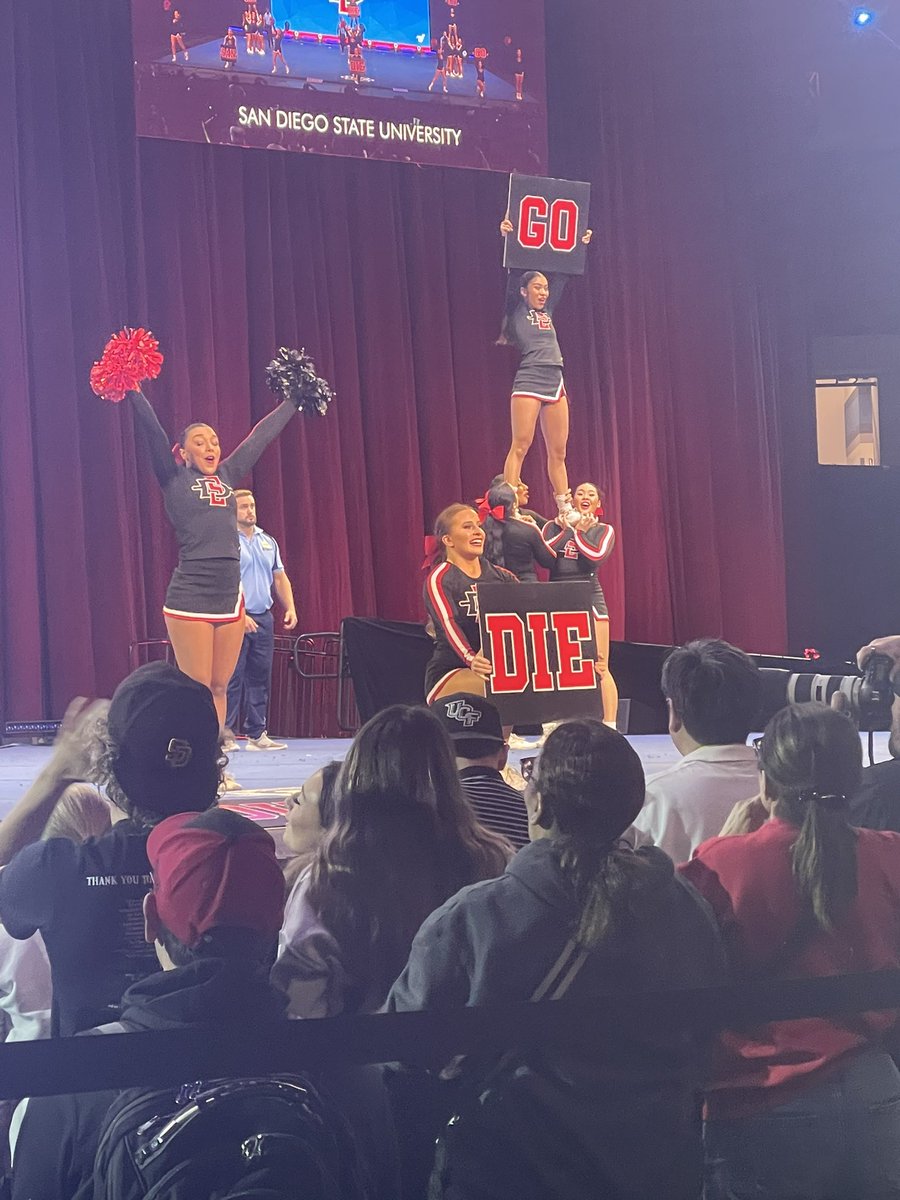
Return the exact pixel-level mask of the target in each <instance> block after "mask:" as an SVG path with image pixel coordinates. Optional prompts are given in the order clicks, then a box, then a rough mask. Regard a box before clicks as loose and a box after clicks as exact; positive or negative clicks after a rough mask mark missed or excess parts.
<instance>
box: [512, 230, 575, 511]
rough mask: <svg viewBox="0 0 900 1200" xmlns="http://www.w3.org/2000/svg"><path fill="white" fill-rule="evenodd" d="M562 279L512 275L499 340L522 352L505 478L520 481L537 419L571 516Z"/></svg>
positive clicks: (556, 486) (560, 505)
mask: <svg viewBox="0 0 900 1200" xmlns="http://www.w3.org/2000/svg"><path fill="white" fill-rule="evenodd" d="M500 232H501V233H502V234H503V236H504V237H506V236H507V235H508V234H510V233H512V232H513V224H512V221H510V219H509V216H506V217H504V218H503V220H502V221H501V222H500ZM581 240H582V242H583V243H584V244H585V245H587V244H588V243H589V242H590V240H591V230H590V229H588V230H586V231H585V233H584V235H583V236H582V239H581ZM566 278H567V276H565V275H555V274H550V275H544V274H543V273H542V272H541V271H526V272H525V273H524V274H523V275H522V276H521V277H520V278H519V279H518V285H517V286H514V280H513V277H512V276H510V287H509V290H508V295H507V305H506V313H505V316H504V318H503V325H502V327H501V330H500V337H499V338H498V339H497V340H498V343H499V344H500V345H504V346H515V347H516V349H517V350H518V351H519V352H520V353H521V355H522V357H521V359H520V361H519V367H518V370H517V371H516V377H515V380H514V381H513V387H512V397H511V400H510V419H511V424H512V441H511V443H510V447H509V453H508V454H507V456H506V463H505V464H504V467H503V477H504V479H505V480H506V482H507V483H509V484H511V485H512V486H513V487H517V486H518V484H519V480H520V478H521V474H522V464H523V462H524V461H525V455H526V454H527V453H528V451H529V450H530V449H531V443H532V441H533V440H534V431H535V427H536V426H537V423H538V418H540V422H541V433H542V434H543V435H544V445H545V446H546V448H547V475H548V476H549V478H550V482H551V484H552V485H553V494H554V496H555V498H556V505H557V509H558V511H559V513H560V515H561V516H562V517H563V518H564V519H572V518H574V517H575V511H574V509H573V507H572V497H571V493H570V492H569V476H568V474H567V472H566V446H567V444H568V441H569V399H568V396H567V394H566V385H565V380H564V379H563V356H562V351H561V350H560V348H559V342H558V341H557V338H556V327H555V326H554V324H553V310H554V308H555V306H556V304H557V302H558V300H559V297H560V295H561V293H562V289H563V286H564V284H565V281H566Z"/></svg>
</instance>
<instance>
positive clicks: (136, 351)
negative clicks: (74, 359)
mask: <svg viewBox="0 0 900 1200" xmlns="http://www.w3.org/2000/svg"><path fill="white" fill-rule="evenodd" d="M162 364H163V356H162V355H161V354H160V352H159V342H158V341H157V340H156V338H155V337H154V336H153V334H152V333H151V332H150V330H149V329H128V328H125V329H121V330H120V331H119V332H118V333H114V334H113V335H112V337H111V338H110V339H109V341H108V342H107V343H106V345H105V346H104V348H103V353H102V354H101V355H100V361H99V362H95V363H94V365H93V366H92V367H91V388H92V390H93V391H94V392H95V393H96V394H97V395H98V396H101V397H102V398H103V399H104V400H111V401H112V402H113V403H114V404H118V403H119V402H120V401H121V400H124V399H125V393H126V392H137V391H140V387H141V384H142V383H143V382H144V380H145V379H155V378H156V377H157V375H158V374H159V372H160V368H161V367H162Z"/></svg>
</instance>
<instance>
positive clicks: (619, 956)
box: [387, 839, 724, 1200]
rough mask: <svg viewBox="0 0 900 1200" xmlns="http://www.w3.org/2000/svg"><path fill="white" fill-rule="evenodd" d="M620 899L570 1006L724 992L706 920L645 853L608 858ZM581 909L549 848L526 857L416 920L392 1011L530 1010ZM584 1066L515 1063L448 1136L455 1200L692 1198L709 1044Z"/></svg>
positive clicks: (626, 1052)
mask: <svg viewBox="0 0 900 1200" xmlns="http://www.w3.org/2000/svg"><path fill="white" fill-rule="evenodd" d="M613 854H614V855H615V856H616V859H617V863H618V865H619V866H620V867H621V870H622V872H623V875H624V877H625V879H626V880H627V881H628V882H627V886H626V888H625V889H624V890H623V891H622V892H621V893H619V895H620V897H621V898H620V899H619V900H618V901H617V903H618V905H619V906H620V908H619V910H618V911H616V912H615V913H614V915H615V917H616V918H617V920H616V925H617V932H616V933H615V934H614V935H613V936H611V937H609V938H607V939H605V940H603V941H602V942H600V943H599V944H598V945H597V947H596V948H595V949H594V950H593V951H592V952H591V954H590V956H589V958H588V959H587V961H586V962H585V965H584V966H583V967H582V969H581V972H580V973H579V975H578V977H577V978H576V980H575V983H574V984H573V985H572V988H571V995H573V996H575V995H582V996H583V995H591V994H597V995H599V994H602V993H609V992H630V991H640V990H644V989H647V990H655V989H665V988H677V987H702V986H704V985H713V984H717V983H721V982H723V981H724V959H723V954H722V949H721V944H720V940H719V934H718V930H717V929H716V927H715V925H714V922H713V919H712V915H711V912H710V910H709V909H708V907H707V905H706V903H705V902H704V901H703V900H702V899H701V898H700V897H699V895H698V894H697V893H696V892H695V891H694V890H693V889H692V888H690V887H686V886H685V884H684V882H683V881H682V880H680V879H679V878H678V876H677V875H676V874H675V872H674V868H673V866H672V863H671V861H670V860H669V858H668V857H667V856H666V855H665V854H663V853H662V851H660V850H657V849H655V848H650V849H648V850H639V851H636V852H635V851H631V850H628V849H625V850H622V851H613ZM578 916H579V913H578V907H577V902H576V897H575V893H574V889H573V887H572V884H571V882H570V880H569V877H568V876H567V875H566V873H565V872H564V871H563V870H562V867H561V863H560V852H559V847H558V845H557V844H556V843H555V842H554V841H553V840H552V839H543V840H541V841H538V842H535V843H533V844H532V845H530V846H526V847H525V848H524V849H522V850H520V851H519V853H518V854H517V855H516V856H515V858H513V860H512V861H511V862H510V864H509V866H508V867H507V869H506V872H505V873H504V874H503V875H502V876H501V877H500V878H499V879H493V880H488V881H486V882H484V883H477V884H474V885H473V886H471V887H468V888H464V889H463V890H462V891H461V892H459V893H457V895H456V896H454V897H453V898H452V899H450V900H448V901H447V903H446V904H445V905H444V906H443V907H442V908H440V909H438V911H437V912H436V913H433V914H432V916H431V917H429V918H428V920H427V921H426V922H425V924H424V925H423V926H422V928H421V930H420V931H419V933H418V935H417V937H416V940H415V942H414V943H413V948H412V952H411V954H410V959H409V963H408V964H407V967H406V970H405V971H404V973H403V975H402V976H401V977H400V979H398V980H397V982H396V983H395V984H394V987H393V988H392V990H391V993H390V996H389V998H388V1005H387V1006H388V1008H390V1009H392V1010H408V1009H424V1008H428V1009H438V1008H440V1009H451V1008H458V1007H459V1006H462V1005H470V1004H491V1005H497V1004H503V1003H506V1002H513V1001H523V1000H528V999H529V998H530V997H531V995H532V994H533V993H534V991H535V990H536V988H537V987H538V985H539V984H540V982H541V980H542V979H543V978H544V976H545V975H546V974H547V972H548V971H549V969H550V967H551V965H552V964H553V963H554V962H555V961H556V959H557V957H558V956H559V954H560V953H561V951H562V949H563V947H564V946H565V944H566V942H567V941H568V939H569V938H570V936H572V934H573V933H574V931H575V927H576V924H577V920H578ZM601 1045H602V1048H601V1049H598V1050H594V1049H593V1048H592V1049H591V1051H590V1053H587V1054H582V1055H580V1056H578V1057H575V1056H572V1055H560V1054H550V1053H549V1052H543V1053H532V1052H529V1053H528V1054H527V1055H523V1056H522V1060H521V1061H522V1066H521V1068H520V1070H519V1071H518V1072H517V1074H516V1076H515V1078H512V1077H510V1076H508V1077H507V1081H506V1082H505V1083H503V1084H501V1085H500V1086H499V1087H498V1088H497V1089H495V1092H494V1094H493V1099H490V1098H488V1099H486V1100H483V1101H482V1103H481V1105H480V1107H479V1111H478V1114H477V1117H476V1116H475V1115H473V1118H472V1119H471V1120H470V1121H469V1122H465V1121H464V1122H461V1123H460V1125H459V1126H458V1128H457V1129H456V1130H455V1131H454V1141H453V1143H452V1144H451V1154H450V1172H449V1178H450V1181H451V1182H450V1188H449V1192H448V1194H449V1195H450V1196H460V1197H462V1196H470V1195H472V1196H478V1197H479V1200H482V1198H484V1200H549V1198H550V1197H556V1196H558V1197H560V1200H563V1198H564V1200H597V1197H601V1196H602V1197H603V1198H604V1200H626V1198H627V1200H660V1198H661V1197H666V1200H695V1198H698V1197H699V1195H700V1188H701V1164H702V1153H701V1144H700V1120H699V1086H700V1082H701V1077H702V1072H703V1069H704V1066H705V1055H704V1047H701V1046H700V1045H698V1044H697V1042H696V1041H695V1040H694V1039H693V1038H692V1037H690V1036H689V1035H687V1034H679V1033H671V1032H666V1031H664V1030H659V1029H653V1028H645V1027H641V1026H640V1025H639V1024H638V1023H637V1022H635V1023H634V1024H632V1025H630V1026H628V1027H625V1026H623V1027H617V1028H615V1029H610V1030H609V1038H608V1040H606V1039H605V1040H604V1041H603V1042H602V1043H601Z"/></svg>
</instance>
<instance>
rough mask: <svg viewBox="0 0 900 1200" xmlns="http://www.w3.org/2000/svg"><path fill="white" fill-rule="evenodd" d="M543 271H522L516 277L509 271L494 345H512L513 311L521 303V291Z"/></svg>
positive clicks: (513, 341)
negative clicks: (504, 302) (502, 309)
mask: <svg viewBox="0 0 900 1200" xmlns="http://www.w3.org/2000/svg"><path fill="white" fill-rule="evenodd" d="M543 273H544V272H543V271H523V272H522V274H521V275H519V276H518V277H517V276H516V275H515V273H514V272H513V271H510V272H509V276H508V278H507V281H506V308H505V309H504V312H503V320H502V322H501V324H500V333H499V334H498V336H497V340H496V342H494V345H495V346H514V345H515V335H514V334H513V328H512V319H513V313H514V312H515V311H516V309H517V308H518V307H519V305H520V304H521V303H522V291H521V289H522V288H524V287H528V285H529V283H531V281H532V279H534V278H535V277H536V276H538V275H543Z"/></svg>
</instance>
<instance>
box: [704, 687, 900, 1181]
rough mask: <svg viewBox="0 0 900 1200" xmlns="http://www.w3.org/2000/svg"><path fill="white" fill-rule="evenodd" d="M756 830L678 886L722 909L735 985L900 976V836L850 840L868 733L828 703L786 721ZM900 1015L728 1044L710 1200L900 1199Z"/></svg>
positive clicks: (826, 1023)
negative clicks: (898, 1026)
mask: <svg viewBox="0 0 900 1200" xmlns="http://www.w3.org/2000/svg"><path fill="white" fill-rule="evenodd" d="M759 758H760V766H761V768H762V771H763V774H764V778H765V787H764V792H763V795H762V797H761V798H760V801H759V802H758V807H761V808H762V810H763V816H767V817H768V819H767V820H765V821H764V823H763V824H762V825H761V826H760V827H759V828H755V829H754V825H755V824H756V821H757V817H756V815H755V814H754V811H753V809H754V806H753V805H745V806H744V809H743V812H744V817H745V820H746V826H747V828H748V829H749V830H751V832H747V833H746V834H744V835H743V836H733V837H718V838H713V839H712V840H711V841H708V842H706V843H704V845H702V846H701V847H700V849H699V850H698V851H697V853H696V855H695V857H694V858H693V859H692V860H691V862H689V863H686V864H685V865H684V866H682V867H681V871H682V873H683V876H684V877H685V878H687V879H688V880H690V882H691V883H693V884H694V886H695V887H696V888H697V889H698V890H699V891H700V892H701V894H702V895H703V896H705V897H706V899H707V900H708V901H709V903H710V904H711V906H712V908H713V910H714V912H715V914H716V918H717V920H718V922H719V924H720V926H721V928H722V931H723V933H725V934H726V936H727V939H728V945H729V951H730V958H731V969H732V972H733V975H734V977H735V979H737V980H740V979H764V978H779V977H782V976H785V977H792V978H810V977H817V976H832V975H840V974H844V973H847V972H854V973H855V972H865V971H877V970H881V969H887V968H891V969H897V968H898V967H900V835H898V834H895V833H882V832H876V831H874V830H866V829H854V828H853V827H852V826H851V825H850V824H849V821H848V807H849V798H850V797H851V796H852V795H853V793H854V792H855V790H856V789H857V787H858V786H859V779H860V772H861V747H860V741H859V735H858V733H857V731H856V729H855V728H854V726H853V725H852V723H851V722H850V721H848V720H847V718H846V717H844V716H843V715H841V714H840V713H837V712H835V711H833V710H832V709H829V708H827V707H825V706H824V705H821V704H804V705H800V706H797V707H793V708H786V709H783V710H782V711H781V712H779V713H777V714H776V715H775V716H774V717H773V718H772V720H771V721H770V722H769V723H768V725H767V726H766V729H765V733H764V734H763V737H762V739H761V744H760V746H759ZM896 1016H897V1014H896V1012H893V1011H892V1012H869V1013H855V1012H854V1013H852V1014H848V1015H847V1016H846V1017H843V1016H842V1017H826V1018H816V1017H810V1018H807V1019H804V1020H793V1021H777V1022H772V1023H769V1024H766V1025H762V1026H758V1027H756V1028H744V1029H741V1030H735V1031H730V1032H726V1033H724V1034H723V1035H722V1037H721V1041H720V1050H719V1055H718V1060H717V1065H716V1070H715V1076H714V1079H713V1082H712V1086H711V1088H710V1090H709V1092H708V1097H707V1111H708V1120H707V1125H706V1151H707V1164H708V1172H709V1178H708V1181H707V1187H708V1191H707V1196H708V1200H733V1198H734V1197H744V1196H747V1197H749V1196H754V1197H757V1196H758V1197H762V1198H765V1200H795V1198H796V1197H798V1196H803V1197H804V1198H805V1200H827V1198H833V1197H845V1196H846V1197H848V1198H849V1197H851V1196H852V1197H853V1200H880V1198H882V1197H887V1196H897V1195H900V1074H898V1071H897V1068H896V1066H895V1065H894V1062H893V1060H892V1059H891V1057H890V1055H889V1054H888V1053H887V1051H886V1050H885V1049H884V1047H883V1045H882V1039H883V1037H884V1035H885V1034H886V1033H887V1032H888V1031H889V1030H892V1029H893V1028H894V1026H895V1023H896Z"/></svg>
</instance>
